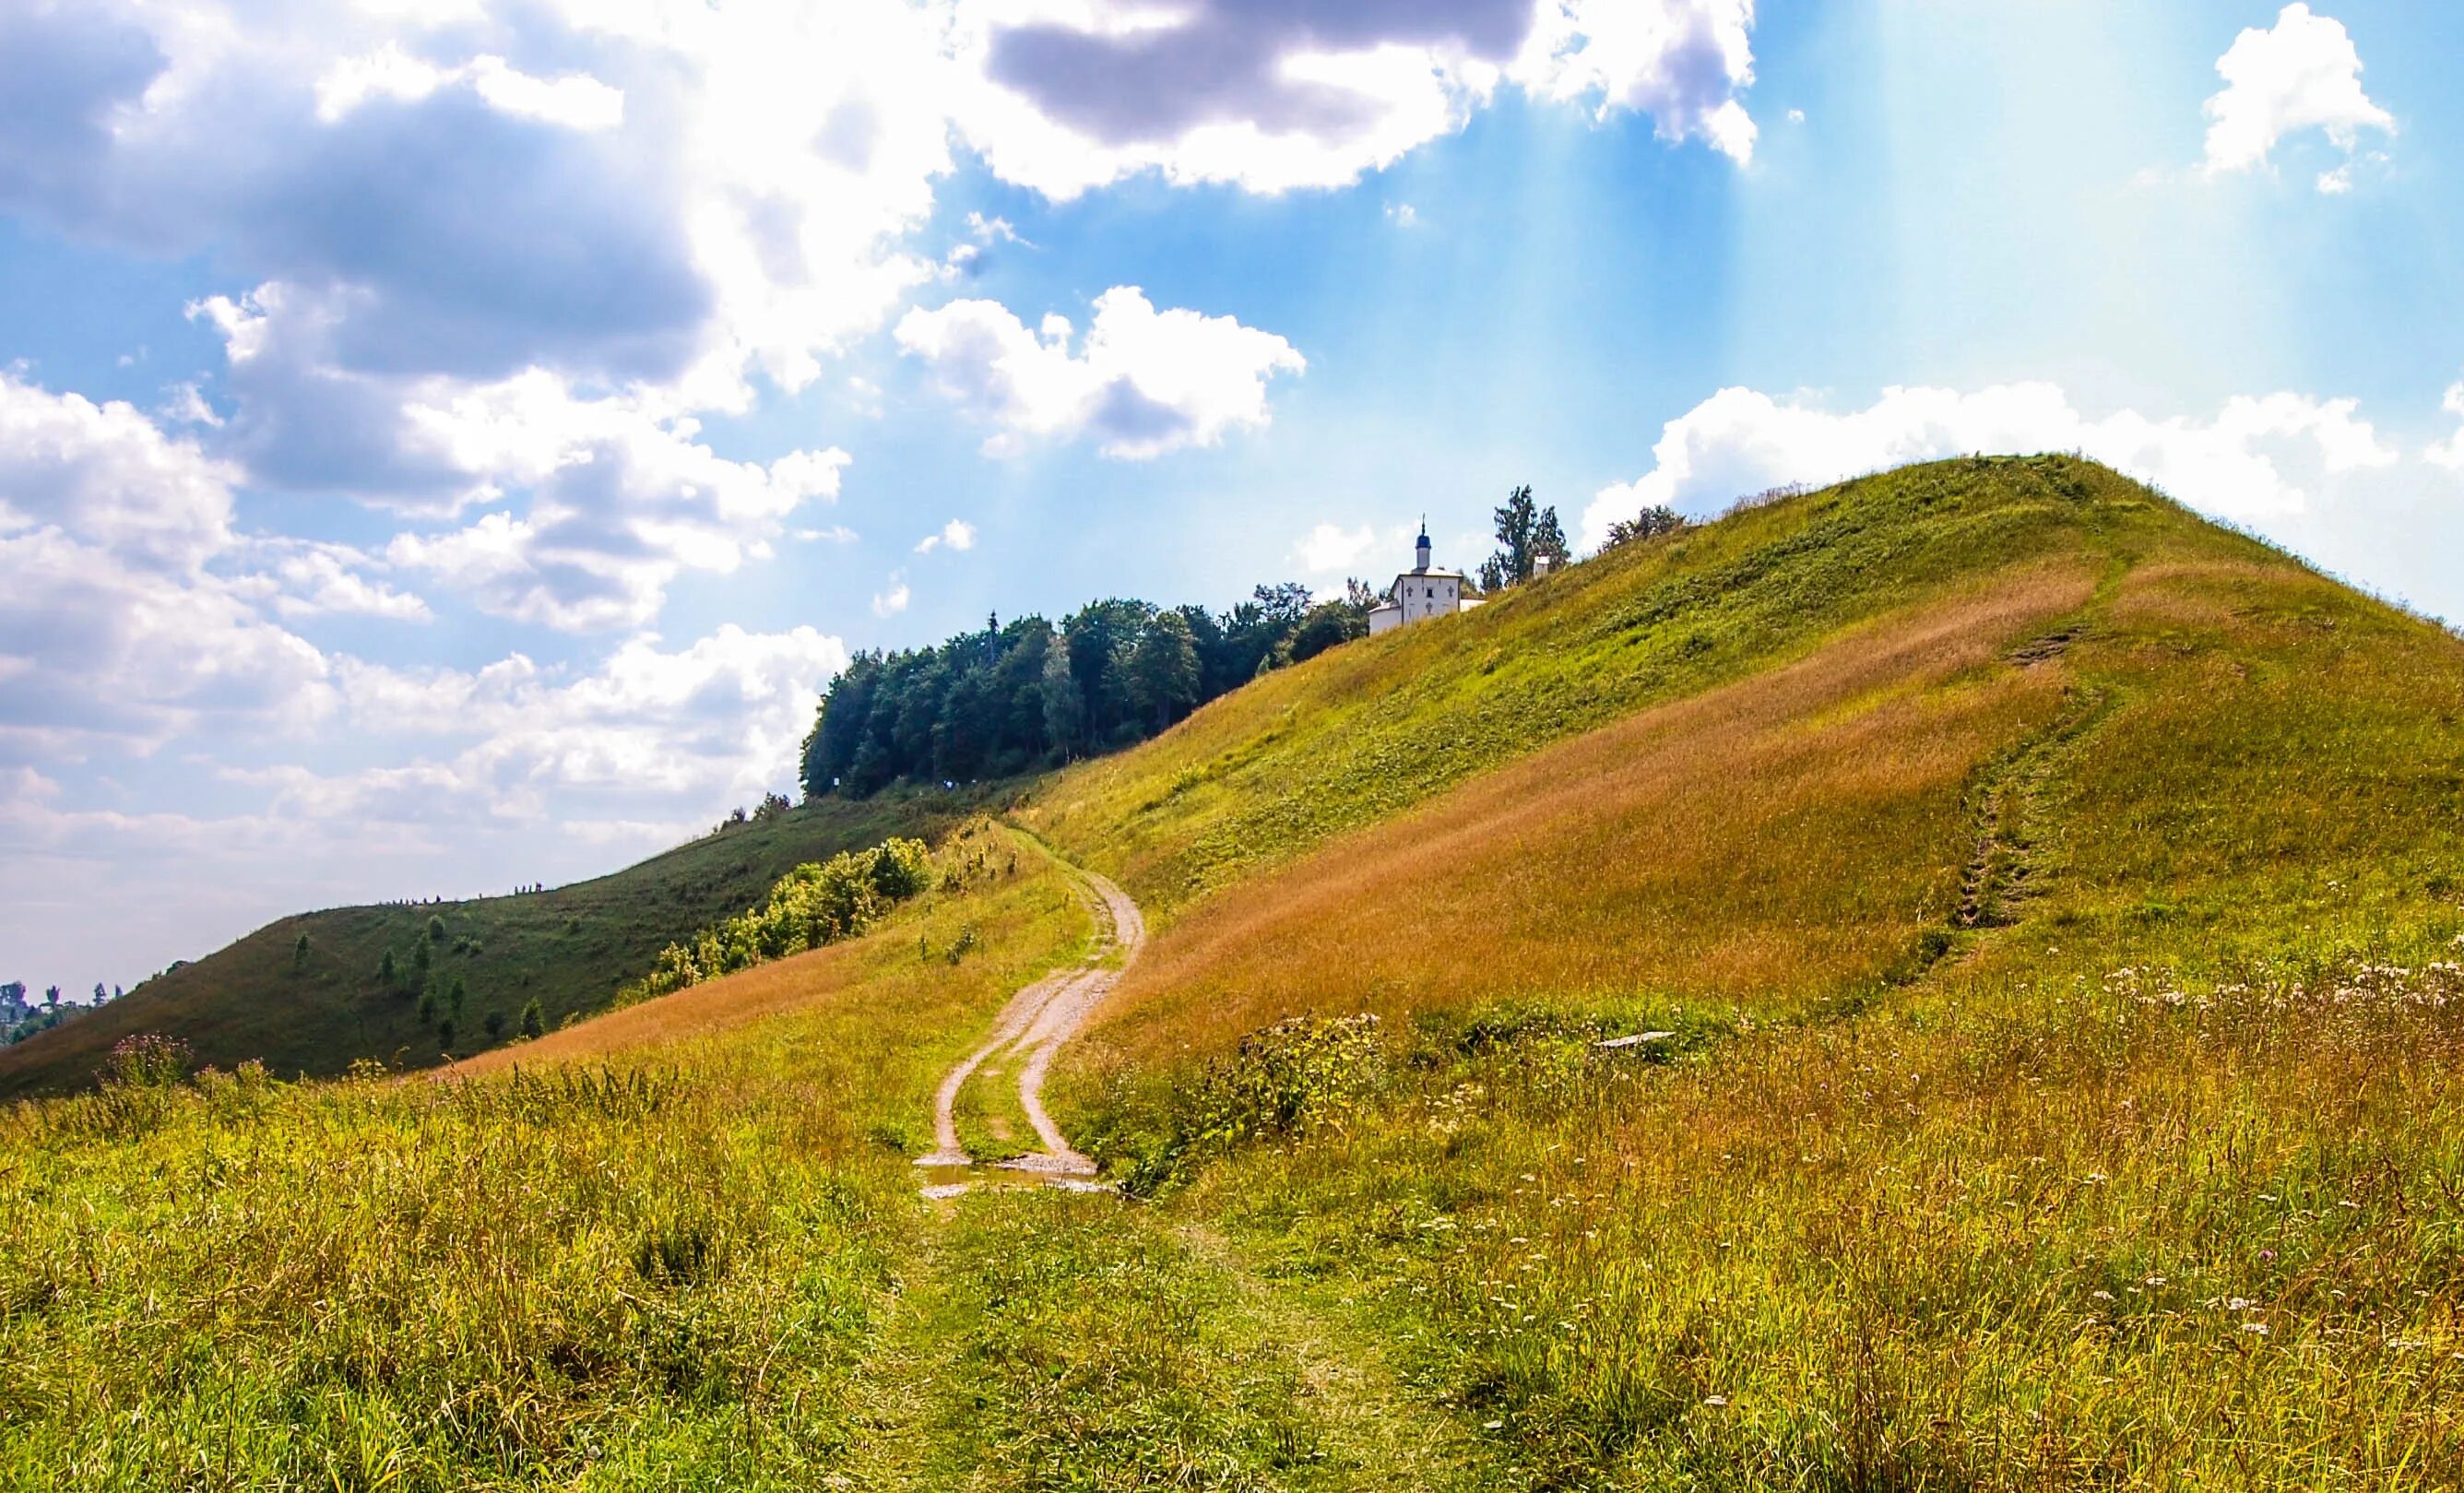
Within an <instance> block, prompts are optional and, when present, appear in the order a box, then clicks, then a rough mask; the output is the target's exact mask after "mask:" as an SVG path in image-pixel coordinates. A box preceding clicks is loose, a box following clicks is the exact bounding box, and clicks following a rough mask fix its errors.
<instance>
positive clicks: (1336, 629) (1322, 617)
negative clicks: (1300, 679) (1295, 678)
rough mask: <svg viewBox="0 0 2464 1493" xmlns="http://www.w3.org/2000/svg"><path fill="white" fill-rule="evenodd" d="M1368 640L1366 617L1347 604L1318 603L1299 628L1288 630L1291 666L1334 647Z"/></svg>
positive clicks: (1359, 608) (1367, 621) (1363, 610)
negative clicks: (1360, 639) (1358, 640)
mask: <svg viewBox="0 0 2464 1493" xmlns="http://www.w3.org/2000/svg"><path fill="white" fill-rule="evenodd" d="M1367 636H1369V613H1368V610H1367V609H1366V608H1364V607H1360V606H1355V605H1353V604H1352V603H1351V602H1348V601H1345V602H1321V603H1319V604H1317V605H1315V606H1312V607H1310V608H1309V615H1308V616H1306V617H1304V618H1302V619H1301V622H1300V626H1297V627H1295V628H1293V629H1292V635H1291V640H1290V649H1289V650H1290V655H1291V661H1292V662H1293V663H1295V664H1297V663H1301V662H1303V661H1304V660H1307V659H1312V658H1315V657H1317V656H1318V655H1319V654H1320V653H1323V652H1325V651H1326V650H1327V649H1328V648H1333V647H1335V646H1336V645H1338V644H1343V643H1349V642H1351V641H1352V640H1353V639H1354V638H1365V637H1367Z"/></svg>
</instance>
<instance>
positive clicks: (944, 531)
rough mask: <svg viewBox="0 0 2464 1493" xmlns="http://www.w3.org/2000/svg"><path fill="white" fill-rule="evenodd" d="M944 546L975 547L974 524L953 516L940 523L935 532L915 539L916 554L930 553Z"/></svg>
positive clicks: (963, 548)
mask: <svg viewBox="0 0 2464 1493" xmlns="http://www.w3.org/2000/svg"><path fill="white" fill-rule="evenodd" d="M944 546H947V547H949V548H951V549H954V550H971V549H974V548H975V547H976V526H975V525H974V524H971V523H969V522H967V521H966V520H965V519H963V518H953V519H951V520H950V521H949V522H948V523H945V524H943V525H941V527H940V529H939V530H938V531H937V532H936V533H933V534H928V535H926V536H924V538H921V539H918V540H916V541H915V553H916V554H918V555H930V554H932V553H933V552H934V551H935V550H937V549H940V548H942V547H944Z"/></svg>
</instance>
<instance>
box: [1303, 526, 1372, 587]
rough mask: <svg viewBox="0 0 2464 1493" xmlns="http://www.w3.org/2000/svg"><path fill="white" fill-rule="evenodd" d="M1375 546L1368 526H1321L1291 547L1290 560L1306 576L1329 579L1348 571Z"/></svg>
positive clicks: (1365, 557)
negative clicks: (1296, 562)
mask: <svg viewBox="0 0 2464 1493" xmlns="http://www.w3.org/2000/svg"><path fill="white" fill-rule="evenodd" d="M1376 547H1377V531H1376V530H1375V529H1374V528H1371V527H1370V526H1369V525H1368V524H1365V523H1364V524H1362V525H1361V526H1360V527H1359V528H1357V529H1349V530H1347V529H1339V528H1336V527H1335V526H1334V525H1333V524H1331V523H1321V524H1319V525H1318V526H1317V527H1316V528H1314V529H1311V530H1310V531H1309V533H1308V534H1307V535H1305V536H1303V537H1302V538H1301V540H1300V542H1299V543H1297V544H1295V545H1293V546H1292V558H1293V559H1294V560H1298V561H1299V562H1300V565H1301V568H1302V569H1304V570H1306V571H1308V572H1309V574H1310V575H1313V576H1331V575H1335V574H1337V573H1339V572H1345V571H1349V570H1350V569H1351V568H1352V567H1353V566H1354V565H1356V564H1358V563H1359V562H1360V561H1361V560H1365V559H1367V558H1368V556H1369V552H1370V551H1372V550H1374V549H1375V548H1376Z"/></svg>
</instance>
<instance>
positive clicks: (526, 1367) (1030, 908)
mask: <svg viewBox="0 0 2464 1493" xmlns="http://www.w3.org/2000/svg"><path fill="white" fill-rule="evenodd" d="M987 843H991V844H995V845H998V847H999V851H1000V854H999V858H998V863H997V865H996V867H995V868H992V869H980V868H978V867H979V865H980V863H981V862H985V861H992V860H993V859H994V858H993V857H979V856H978V854H977V852H978V850H979V849H980V848H981V847H982V846H983V845H986V844H987ZM1013 856H1015V857H1016V860H1017V864H1018V869H1017V870H1016V871H1015V872H1011V871H1009V870H1008V869H1007V867H1008V864H1009V861H1010V859H1011V857H1013ZM936 859H937V861H938V862H939V864H940V865H942V866H943V867H951V868H954V869H958V870H961V871H962V872H963V871H970V870H972V872H973V874H972V875H971V876H970V877H969V878H968V879H967V882H966V885H965V886H964V887H963V888H957V889H950V888H945V889H941V890H937V891H935V892H933V893H929V894H927V895H926V896H925V897H923V898H921V899H918V902H917V903H915V904H911V905H910V906H909V908H908V909H906V910H905V911H901V912H900V913H898V914H896V915H895V916H894V917H893V918H892V920H891V922H890V923H888V924H887V925H886V926H884V927H883V928H882V929H880V930H879V931H878V932H876V933H872V934H870V935H869V936H866V937H864V938H861V939H856V940H852V941H849V942H847V943H845V944H840V945H835V946H832V947H830V948H826V949H822V950H817V951H814V952H812V953H810V954H806V955H799V956H797V957H795V958H791V959H787V960H783V961H781V962H779V963H776V964H771V965H765V966H762V967H760V968H759V969H755V970H752V971H748V972H746V973H744V974H740V975H737V976H733V977H727V978H724V979H720V980H715V981H712V982H710V983H708V984H705V985H701V986H697V987H695V988H693V989H691V990H687V991H683V992H679V993H678V994H676V995H673V996H670V997H666V998H664V999H660V1000H654V1001H649V1002H646V1003H645V1004H642V1005H639V1006H635V1007H631V1008H629V1009H627V1010H625V1011H622V1012H619V1013H617V1014H616V1015H614V1016H612V1017H609V1018H607V1019H605V1020H604V1021H595V1022H586V1023H583V1024H581V1025H577V1026H575V1027H572V1028H570V1029H568V1030H566V1031H562V1032H560V1033H556V1034H553V1035H551V1036H550V1037H548V1038H546V1039H544V1040H542V1041H540V1042H538V1043H531V1044H528V1045H527V1046H524V1047H519V1048H516V1049H513V1050H511V1051H500V1052H496V1053H492V1054H489V1055H487V1056H486V1057H484V1058H482V1059H480V1060H477V1061H476V1062H474V1063H472V1064H470V1065H466V1066H465V1068H464V1069H463V1070H462V1071H458V1072H455V1073H451V1074H449V1075H446V1076H443V1077H439V1078H427V1077H419V1078H410V1079H402V1078H396V1077H393V1076H390V1075H385V1074H382V1073H378V1072H373V1071H371V1072H369V1073H367V1074H365V1075H363V1076H357V1077H353V1078H350V1079H347V1080H344V1081H341V1082H331V1083H313V1084H304V1085H295V1084H284V1083H278V1082H275V1081H274V1080H272V1079H271V1078H269V1077H267V1076H266V1075H265V1074H264V1072H263V1071H262V1070H261V1069H258V1068H253V1067H252V1068H248V1069H243V1070H242V1071H240V1072H238V1073H221V1074H209V1075H204V1076H201V1077H198V1078H196V1079H193V1080H190V1081H185V1082H184V1081H180V1080H178V1079H176V1078H174V1077H172V1076H171V1075H170V1073H169V1071H168V1070H167V1068H157V1069H155V1070H153V1071H150V1072H148V1071H132V1072H130V1073H128V1074H126V1075H125V1076H123V1077H122V1078H121V1080H120V1081H118V1082H115V1083H112V1084H109V1085H106V1086H105V1087H103V1088H102V1089H101V1090H100V1091H99V1092H97V1093H93V1094H86V1095H80V1096H77V1097H73V1098H67V1099H58V1100H49V1101H42V1102H39V1103H34V1104H31V1105H25V1106H20V1107H19V1108H18V1109H16V1110H15V1112H14V1115H13V1120H14V1123H13V1124H12V1125H11V1127H9V1131H8V1134H7V1136H6V1138H5V1139H0V1219H5V1221H6V1229H7V1235H8V1237H9V1238H10V1239H11V1241H12V1248H11V1271H10V1272H9V1274H8V1276H7V1278H6V1284H5V1286H0V1291H4V1292H5V1294H0V1486H7V1487H19V1488H28V1489H33V1488H55V1487H63V1486H76V1487H79V1488H95V1489H159V1488H165V1487H199V1488H219V1487H231V1488H239V1487H312V1486H313V1487H319V1488H326V1487H334V1488H345V1489H375V1488H385V1489H400V1490H414V1489H434V1488H448V1487H467V1486H507V1487H514V1486H523V1487H529V1486H540V1487H545V1486H568V1485H583V1486H589V1487H601V1488H614V1487H646V1488H647V1487H657V1488H680V1487H722V1486H723V1487H737V1488H742V1487H779V1488H789V1487H797V1488H801V1487H809V1486H812V1485H813V1484H814V1480H816V1479H818V1478H820V1477H823V1476H825V1475H826V1474H829V1473H831V1472H833V1471H834V1470H835V1469H839V1468H841V1467H842V1466H843V1465H844V1464H845V1463H846V1461H847V1459H848V1457H849V1456H850V1447H851V1445H852V1444H853V1441H854V1439H855V1438H857V1436H858V1435H859V1432H860V1429H861V1427H860V1425H859V1424H858V1420H859V1417H860V1415H861V1411H862V1406H861V1403H860V1402H859V1400H858V1399H857V1398H856V1397H854V1396H855V1395H856V1394H857V1389H858V1381H857V1370H858V1368H859V1367H860V1366H861V1365H862V1364H863V1363H864V1361H865V1359H866V1357H867V1355H868V1353H869V1352H870V1351H871V1350H873V1349H874V1347H875V1346H876V1340H877V1338H878V1335H879V1334H880V1332H881V1331H882V1330H883V1328H884V1322H885V1319H886V1314H887V1313H888V1312H889V1311H890V1309H891V1306H892V1304H893V1303H894V1301H895V1298H896V1295H897V1291H898V1288H899V1281H900V1276H901V1272H902V1270H903V1269H905V1268H906V1262H908V1260H909V1259H910V1256H911V1253H912V1250H913V1242H914V1240H915V1238H916V1234H917V1230H918V1227H919V1225H920V1223H921V1221H922V1217H921V1210H922V1205H921V1204H920V1203H919V1202H918V1201H917V1199H916V1197H915V1194H914V1182H913V1168H912V1167H911V1166H910V1165H909V1160H908V1158H909V1155H910V1153H913V1152H916V1151H919V1150H921V1149H923V1148H924V1147H925V1146H927V1145H929V1144H930V1139H931V1136H930V1120H929V1095H930V1093H931V1090H932V1087H933V1084H934V1082H935V1080H936V1079H937V1077H938V1076H939V1073H940V1071H941V1070H942V1068H943V1067H945V1066H946V1065H947V1064H948V1063H949V1062H950V1061H951V1060H952V1059H953V1058H954V1057H955V1056H956V1055H957V1053H958V1052H960V1051H962V1050H964V1047H965V1044H966V1043H968V1042H971V1041H973V1040H976V1038H977V1034H978V1033H979V1031H980V1029H981V1027H982V1025H983V1023H984V1022H985V1021H988V1020H989V1018H990V1016H991V1013H992V1012H993V1011H994V1010H996V1009H997V1008H998V1007H999V1006H1000V1004H1001V1001H1002V1000H1003V999H1005V998H1006V996H1007V995H1008V993H1009V992H1010V991H1011V990H1012V989H1014V988H1015V987H1016V986H1017V985H1019V984H1021V983H1023V982H1024V981H1026V980H1027V979H1031V978H1033V977H1036V976H1038V975H1040V974H1041V973H1043V972H1044V971H1045V969H1048V968H1050V967H1052V966H1053V965H1054V964H1056V963H1060V962H1063V961H1067V960H1074V959H1076V958H1077V957H1079V956H1080V955H1082V954H1083V951H1084V948H1085V945H1086V940H1087V938H1088V937H1089V929H1090V925H1089V919H1088V916H1087V914H1086V911H1085V910H1084V908H1083V907H1082V905H1081V904H1080V902H1079V900H1078V899H1077V897H1076V896H1075V895H1074V894H1073V892H1072V890H1071V888H1070V884H1069V882H1068V881H1067V878H1066V877H1065V876H1064V875H1063V874H1062V873H1060V872H1059V871H1058V870H1056V869H1055V868H1053V867H1051V865H1050V863H1049V862H1048V861H1047V860H1046V859H1045V857H1044V856H1043V855H1042V854H1041V853H1040V852H1039V851H1038V850H1037V849H1036V848H1035V847H1034V846H1033V845H1032V844H1031V843H1029V842H1026V841H1023V840H1018V839H1015V838H1013V837H1011V836H1009V835H1008V834H1006V832H1004V831H1001V830H1000V829H998V828H993V827H990V826H979V827H976V828H973V829H969V830H965V831H962V832H961V833H960V834H958V835H957V836H955V837H954V838H953V839H952V840H951V841H950V842H948V843H947V844H945V845H944V847H943V848H942V850H941V852H940V854H939V856H938V857H937V858H936ZM969 930H972V931H973V933H974V941H973V944H972V946H971V951H970V952H969V953H967V954H966V955H963V956H962V957H961V958H959V959H957V961H955V962H954V961H953V960H952V959H951V958H950V957H949V956H948V955H947V953H946V951H947V950H948V949H949V948H950V947H951V946H952V945H954V944H956V943H957V942H958V941H959V939H960V936H961V934H962V933H966V932H967V931H969ZM919 950H929V951H935V952H931V953H929V954H927V953H921V952H919Z"/></svg>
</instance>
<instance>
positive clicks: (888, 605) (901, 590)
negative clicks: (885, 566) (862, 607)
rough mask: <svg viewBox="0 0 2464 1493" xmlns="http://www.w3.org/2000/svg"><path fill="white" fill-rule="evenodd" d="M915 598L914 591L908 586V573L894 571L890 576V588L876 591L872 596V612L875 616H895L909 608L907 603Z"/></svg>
mask: <svg viewBox="0 0 2464 1493" xmlns="http://www.w3.org/2000/svg"><path fill="white" fill-rule="evenodd" d="M913 599H914V595H913V592H911V591H909V590H908V588H907V577H906V574H905V573H904V572H901V571H892V572H891V576H890V588H889V589H888V590H886V591H881V592H877V593H875V594H874V596H873V598H872V614H873V615H874V616H875V617H895V616H897V615H898V614H899V613H900V612H903V611H905V610H907V604H908V603H909V602H910V601H913Z"/></svg>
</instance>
